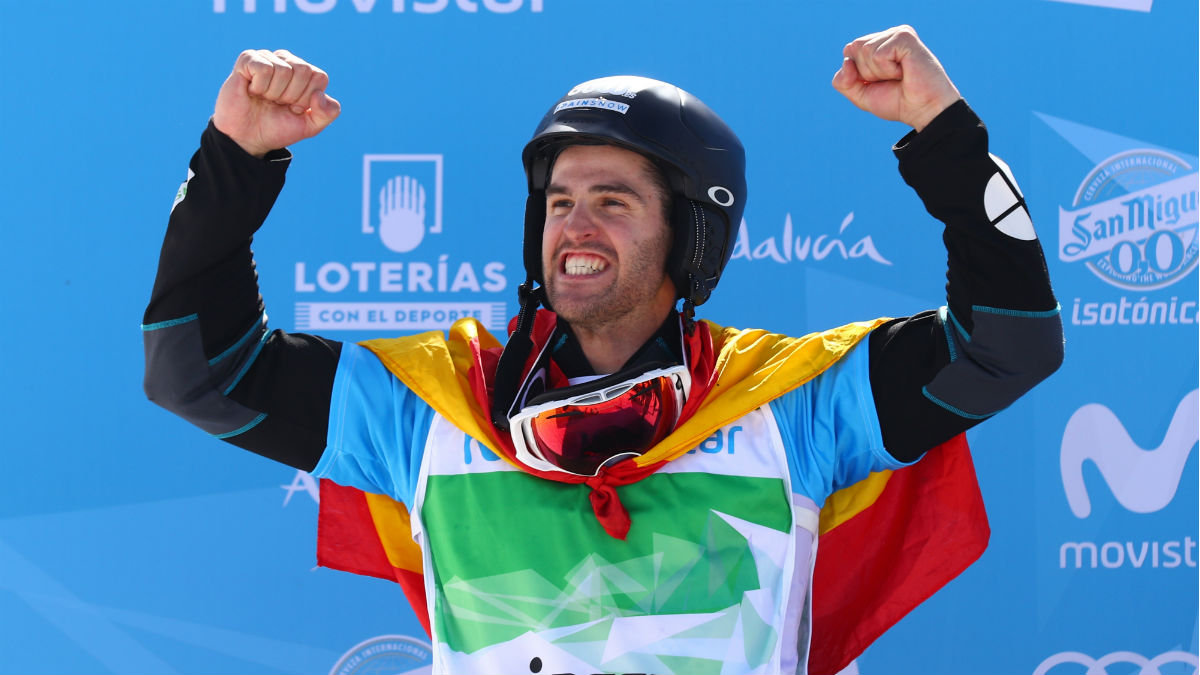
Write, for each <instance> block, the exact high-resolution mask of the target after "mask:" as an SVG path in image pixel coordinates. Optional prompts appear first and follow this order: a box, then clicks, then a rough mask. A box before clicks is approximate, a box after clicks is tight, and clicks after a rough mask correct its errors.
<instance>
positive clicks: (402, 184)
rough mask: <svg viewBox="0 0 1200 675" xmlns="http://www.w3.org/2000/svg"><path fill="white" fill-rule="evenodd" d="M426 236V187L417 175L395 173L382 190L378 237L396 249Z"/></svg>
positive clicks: (414, 244)
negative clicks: (396, 174)
mask: <svg viewBox="0 0 1200 675" xmlns="http://www.w3.org/2000/svg"><path fill="white" fill-rule="evenodd" d="M424 237H425V188H424V187H423V186H422V185H421V184H420V183H419V182H417V180H416V179H415V178H411V177H409V176H396V177H394V178H392V179H391V180H389V181H388V182H387V183H386V184H385V185H384V186H383V188H382V189H381V190H380V191H379V238H380V239H382V240H383V245H384V246H387V247H388V248H389V249H391V250H393V251H395V252H397V253H405V252H407V251H411V250H413V249H414V248H416V247H417V246H419V245H420V244H421V240H422V239H423V238H424Z"/></svg>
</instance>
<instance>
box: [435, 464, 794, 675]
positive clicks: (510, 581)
mask: <svg viewBox="0 0 1200 675" xmlns="http://www.w3.org/2000/svg"><path fill="white" fill-rule="evenodd" d="M785 489H786V488H785V487H784V484H783V482H782V481H781V480H778V479H774V478H746V477H739V476H722V475H712V474H707V473H659V474H655V475H652V476H650V477H648V478H646V479H645V480H643V481H641V482H639V483H636V484H634V485H629V486H625V487H621V488H619V493H620V496H621V500H622V502H623V503H624V504H625V506H626V508H627V509H628V510H629V512H630V516H631V517H632V519H633V527H632V528H631V530H630V532H629V536H628V538H627V539H626V540H625V541H620V540H617V539H614V538H612V537H610V536H608V535H607V534H605V532H604V530H603V529H602V528H601V527H600V525H599V523H598V522H596V518H595V516H594V515H593V513H592V508H591V504H590V502H589V501H588V493H589V490H588V488H586V487H584V486H576V485H564V484H559V483H552V482H549V481H545V480H541V479H538V478H534V477H532V476H529V475H526V474H523V473H518V472H509V471H503V472H495V473H481V474H471V475H457V476H444V475H443V476H430V477H429V483H428V488H427V492H426V496H425V500H424V505H423V509H422V512H423V515H422V518H423V520H424V523H425V526H426V528H425V529H426V532H428V533H430V539H429V544H430V551H431V560H432V563H433V569H434V572H435V575H436V578H437V580H438V582H439V588H438V589H437V593H436V600H435V601H436V607H435V612H434V616H435V621H436V623H437V631H438V633H439V638H440V639H441V640H443V641H444V642H445V644H446V646H447V647H449V648H450V649H452V650H453V651H454V652H458V653H460V654H473V653H476V652H479V651H480V650H486V649H487V648H489V647H492V646H495V645H500V644H502V643H506V642H509V641H511V640H515V639H517V638H518V637H519V636H522V635H525V634H527V633H536V634H538V635H540V636H541V638H543V639H544V640H547V641H549V642H552V643H553V644H554V645H555V646H556V647H557V648H560V649H562V650H565V651H567V652H570V653H571V654H574V655H575V656H577V657H578V658H580V659H582V660H584V661H586V662H587V663H592V664H603V665H604V666H605V668H607V669H608V672H626V670H628V669H627V668H622V667H621V664H622V663H628V665H629V666H634V668H633V670H632V671H630V672H636V671H638V668H637V667H636V666H637V665H638V664H642V665H644V664H645V663H646V661H645V660H644V659H640V660H639V657H641V656H645V655H650V654H652V655H654V656H655V657H658V658H659V659H660V660H661V662H662V663H663V664H666V663H667V662H668V661H670V662H677V661H679V659H683V660H684V661H686V662H687V663H686V666H687V667H686V670H687V672H697V673H702V672H710V671H711V672H719V671H720V669H721V665H722V663H727V662H728V659H729V656H728V654H727V653H726V652H727V651H728V649H729V648H730V645H731V644H732V645H741V648H742V649H743V650H744V655H739V659H738V660H743V659H744V662H745V663H746V664H747V665H749V666H751V667H757V666H758V665H761V664H762V663H763V662H764V661H765V659H767V658H769V656H770V655H771V654H772V653H773V652H774V650H775V648H776V643H777V641H778V634H777V632H776V628H775V626H779V625H781V623H779V618H780V617H781V616H782V603H783V602H784V601H785V596H786V592H784V590H783V583H784V578H785V576H786V575H785V567H786V566H787V565H788V564H790V561H789V560H787V553H788V551H789V550H790V544H791V511H790V505H789V502H788V500H787V497H786V495H785ZM647 621H652V622H653V629H652V630H651V634H650V635H647V626H648V625H649V624H647V623H646V622H647ZM651 637H652V638H653V639H649V638H651ZM672 641H675V642H679V643H680V644H679V645H677V646H676V648H672V647H670V644H671V642H672ZM643 642H645V643H646V644H641V643H643ZM684 642H686V643H687V645H688V646H687V648H686V649H684V648H683V646H682V643H684ZM706 645H707V646H708V647H706ZM709 649H711V650H714V651H716V650H719V652H720V653H711V654H710V653H705V652H706V651H708V650H709ZM678 665H680V666H683V665H685V664H683V663H682V662H679V663H678ZM710 666H711V667H710Z"/></svg>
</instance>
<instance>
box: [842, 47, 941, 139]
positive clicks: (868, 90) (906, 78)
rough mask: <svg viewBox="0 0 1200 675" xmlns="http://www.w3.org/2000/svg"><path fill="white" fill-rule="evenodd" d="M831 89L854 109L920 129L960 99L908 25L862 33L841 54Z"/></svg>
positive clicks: (935, 61) (930, 53)
mask: <svg viewBox="0 0 1200 675" xmlns="http://www.w3.org/2000/svg"><path fill="white" fill-rule="evenodd" d="M842 56H843V57H844V58H843V59H842V67H841V69H840V70H838V71H837V74H835V75H834V76H833V88H834V89H837V90H838V91H839V92H841V93H842V95H843V96H845V97H846V98H848V99H850V100H851V101H852V102H853V103H854V105H856V106H858V107H859V108H862V109H863V110H866V111H867V112H869V113H871V114H873V115H875V116H877V117H881V118H883V119H885V120H893V121H896V122H904V123H905V124H908V125H909V126H911V127H912V128H914V129H916V130H917V131H920V130H922V129H924V128H925V126H926V125H927V124H929V123H930V122H932V121H933V118H935V117H937V116H938V114H939V113H941V112H942V111H943V110H945V109H946V108H948V107H950V104H952V103H954V102H955V101H957V100H958V99H960V98H962V95H961V94H959V93H958V89H957V88H956V87H955V86H954V83H953V82H951V81H950V78H949V76H947V75H946V71H945V70H944V69H943V68H942V64H941V63H938V60H937V58H936V57H934V55H933V52H931V51H929V48H928V47H926V46H925V44H924V43H923V42H921V39H920V38H918V37H917V32H916V31H915V30H913V28H912V26H896V27H895V28H889V29H887V30H885V31H882V32H879V33H872V34H870V35H864V36H862V37H860V38H858V39H857V40H855V41H854V42H851V43H850V44H848V45H846V47H845V48H844V49H843V50H842Z"/></svg>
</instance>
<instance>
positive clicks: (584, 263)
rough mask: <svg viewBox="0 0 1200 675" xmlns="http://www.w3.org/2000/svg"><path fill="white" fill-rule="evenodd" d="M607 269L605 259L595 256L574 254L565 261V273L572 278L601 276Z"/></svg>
mask: <svg viewBox="0 0 1200 675" xmlns="http://www.w3.org/2000/svg"><path fill="white" fill-rule="evenodd" d="M607 267H608V263H607V262H605V260H604V259H603V258H601V257H599V256H594V255H585V254H579V253H574V254H570V255H568V256H566V258H564V259H563V272H564V273H565V274H566V275H567V276H572V277H574V276H588V275H592V274H599V273H600V272H603V271H604V270H605V269H606V268H607Z"/></svg>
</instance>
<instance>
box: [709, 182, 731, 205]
mask: <svg viewBox="0 0 1200 675" xmlns="http://www.w3.org/2000/svg"><path fill="white" fill-rule="evenodd" d="M708 198H709V199H711V200H713V202H715V203H717V204H720V205H721V206H732V205H733V193H732V192H730V191H729V188H727V187H721V186H720V185H714V186H712V187H710V188H708Z"/></svg>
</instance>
